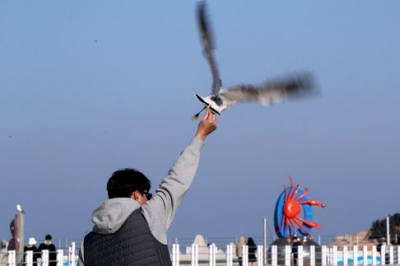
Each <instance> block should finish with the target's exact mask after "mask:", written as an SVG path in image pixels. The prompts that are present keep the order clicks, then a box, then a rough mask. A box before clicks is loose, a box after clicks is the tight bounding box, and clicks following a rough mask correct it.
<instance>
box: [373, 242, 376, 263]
mask: <svg viewBox="0 0 400 266" xmlns="http://www.w3.org/2000/svg"><path fill="white" fill-rule="evenodd" d="M372 265H374V266H375V265H376V246H372Z"/></svg>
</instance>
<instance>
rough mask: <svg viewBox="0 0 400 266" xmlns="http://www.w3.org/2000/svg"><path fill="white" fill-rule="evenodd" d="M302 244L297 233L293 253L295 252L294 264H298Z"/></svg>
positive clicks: (294, 238) (295, 265) (294, 237)
mask: <svg viewBox="0 0 400 266" xmlns="http://www.w3.org/2000/svg"><path fill="white" fill-rule="evenodd" d="M300 245H301V242H300V238H299V237H298V236H297V235H294V236H293V245H292V254H293V264H294V266H297V264H298V257H299V246H300Z"/></svg>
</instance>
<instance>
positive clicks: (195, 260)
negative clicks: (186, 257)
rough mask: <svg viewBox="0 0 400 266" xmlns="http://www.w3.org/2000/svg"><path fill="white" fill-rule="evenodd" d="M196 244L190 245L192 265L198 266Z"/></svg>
mask: <svg viewBox="0 0 400 266" xmlns="http://www.w3.org/2000/svg"><path fill="white" fill-rule="evenodd" d="M197 248H198V246H197V245H195V244H193V245H192V266H198V261H199V257H198V255H199V254H198V253H199V252H198V249H197Z"/></svg>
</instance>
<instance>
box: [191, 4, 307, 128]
mask: <svg viewBox="0 0 400 266" xmlns="http://www.w3.org/2000/svg"><path fill="white" fill-rule="evenodd" d="M205 8H206V7H205V2H200V3H199V4H198V6H197V15H198V24H199V28H200V35H201V40H202V43H203V48H204V49H203V53H204V56H205V57H206V59H207V60H208V62H209V64H210V68H211V74H212V79H213V82H212V88H211V93H210V94H209V95H208V96H207V97H202V96H200V95H198V94H196V93H195V96H196V97H197V99H198V100H199V101H200V102H202V103H203V104H204V108H203V109H201V111H200V112H198V113H197V114H196V115H194V116H193V117H192V119H193V120H196V119H197V118H198V117H199V115H200V113H201V112H202V111H203V110H204V109H206V108H210V110H211V111H212V112H214V113H216V114H218V115H221V112H222V111H224V110H226V109H227V108H229V107H231V106H232V105H234V104H236V103H239V102H259V103H261V104H263V105H271V104H273V103H279V102H282V101H285V100H287V99H288V98H289V97H293V96H301V95H306V94H309V92H311V91H313V79H312V75H311V73H302V74H297V75H294V76H291V77H287V78H281V79H276V80H271V81H266V82H264V83H261V84H259V85H246V84H240V85H236V86H232V87H229V88H226V89H221V87H222V81H221V79H220V76H219V71H218V67H217V64H216V62H215V60H214V55H213V50H214V43H213V38H212V33H211V29H210V26H209V25H210V23H209V22H208V20H207V15H206V10H205ZM220 89H221V90H220Z"/></svg>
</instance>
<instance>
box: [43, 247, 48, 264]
mask: <svg viewBox="0 0 400 266" xmlns="http://www.w3.org/2000/svg"><path fill="white" fill-rule="evenodd" d="M42 266H49V250H47V249H44V250H42Z"/></svg>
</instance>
